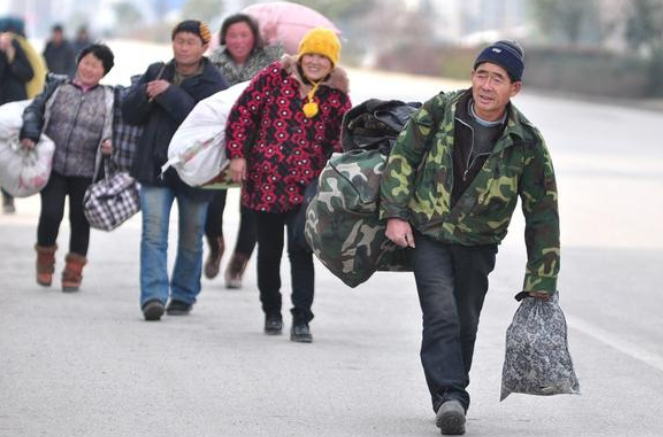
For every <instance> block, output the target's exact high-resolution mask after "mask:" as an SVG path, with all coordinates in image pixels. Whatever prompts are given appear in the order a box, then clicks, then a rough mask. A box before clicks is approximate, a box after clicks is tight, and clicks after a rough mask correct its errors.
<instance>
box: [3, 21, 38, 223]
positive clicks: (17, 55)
mask: <svg viewBox="0 0 663 437" xmlns="http://www.w3.org/2000/svg"><path fill="white" fill-rule="evenodd" d="M14 35H15V34H14V32H13V29H11V28H10V27H9V26H6V27H3V30H2V31H0V105H4V104H5V103H9V102H16V101H19V100H26V99H27V98H28V94H27V89H26V84H27V83H28V82H29V81H30V80H31V79H32V77H33V76H34V70H33V69H32V66H31V64H30V61H29V59H28V57H27V55H26V53H25V52H24V51H23V48H22V47H21V45H20V44H19V42H18V41H17V40H16V39H15V37H14ZM2 211H3V212H4V213H5V214H12V213H14V212H16V207H15V206H14V197H12V196H11V195H10V194H9V193H7V192H6V191H5V190H2Z"/></svg>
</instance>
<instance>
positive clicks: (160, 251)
mask: <svg viewBox="0 0 663 437" xmlns="http://www.w3.org/2000/svg"><path fill="white" fill-rule="evenodd" d="M176 199H177V209H178V211H179V232H178V241H177V256H176V258H175V268H174V270H173V275H172V278H171V280H170V281H169V280H168V225H169V224H170V210H171V208H172V206H173V202H174V201H175V200H176ZM208 203H209V202H207V201H200V200H194V199H191V198H188V197H186V196H184V195H182V194H181V193H177V192H175V191H174V190H172V189H171V188H168V187H154V186H147V185H141V188H140V207H141V210H142V214H143V232H142V235H141V241H140V304H141V307H142V306H143V305H144V304H145V303H146V302H147V301H150V300H155V299H156V300H160V301H161V302H162V303H164V304H165V303H166V301H167V300H168V297H169V295H170V298H171V299H174V300H179V301H182V302H185V303H188V304H193V303H195V302H196V296H198V294H199V293H200V288H201V285H200V274H201V270H202V263H203V231H204V229H205V217H206V216H207V205H208ZM169 291H170V293H169Z"/></svg>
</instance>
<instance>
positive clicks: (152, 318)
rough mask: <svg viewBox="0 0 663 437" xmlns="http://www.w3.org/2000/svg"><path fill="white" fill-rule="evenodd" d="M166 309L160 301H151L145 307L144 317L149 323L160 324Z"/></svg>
mask: <svg viewBox="0 0 663 437" xmlns="http://www.w3.org/2000/svg"><path fill="white" fill-rule="evenodd" d="M163 311H164V307H163V304H162V303H161V301H160V300H149V301H147V302H145V305H143V316H144V317H145V320H147V321H148V322H158V321H159V320H161V316H163Z"/></svg>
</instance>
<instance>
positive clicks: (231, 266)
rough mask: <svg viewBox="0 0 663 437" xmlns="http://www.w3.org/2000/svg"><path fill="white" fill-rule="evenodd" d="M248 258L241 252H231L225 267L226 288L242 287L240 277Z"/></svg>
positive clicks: (242, 274)
mask: <svg viewBox="0 0 663 437" xmlns="http://www.w3.org/2000/svg"><path fill="white" fill-rule="evenodd" d="M248 262H249V258H248V257H247V256H246V255H244V254H243V253H237V252H235V253H233V256H232V258H231V259H230V262H229V263H228V267H226V273H225V275H224V276H225V280H226V288H230V289H237V288H242V278H243V277H244V271H245V270H246V265H247V264H248Z"/></svg>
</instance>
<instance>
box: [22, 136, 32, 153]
mask: <svg viewBox="0 0 663 437" xmlns="http://www.w3.org/2000/svg"><path fill="white" fill-rule="evenodd" d="M21 146H23V148H24V149H26V150H32V149H34V148H35V142H34V141H32V140H31V139H30V138H23V139H22V140H21Z"/></svg>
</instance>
